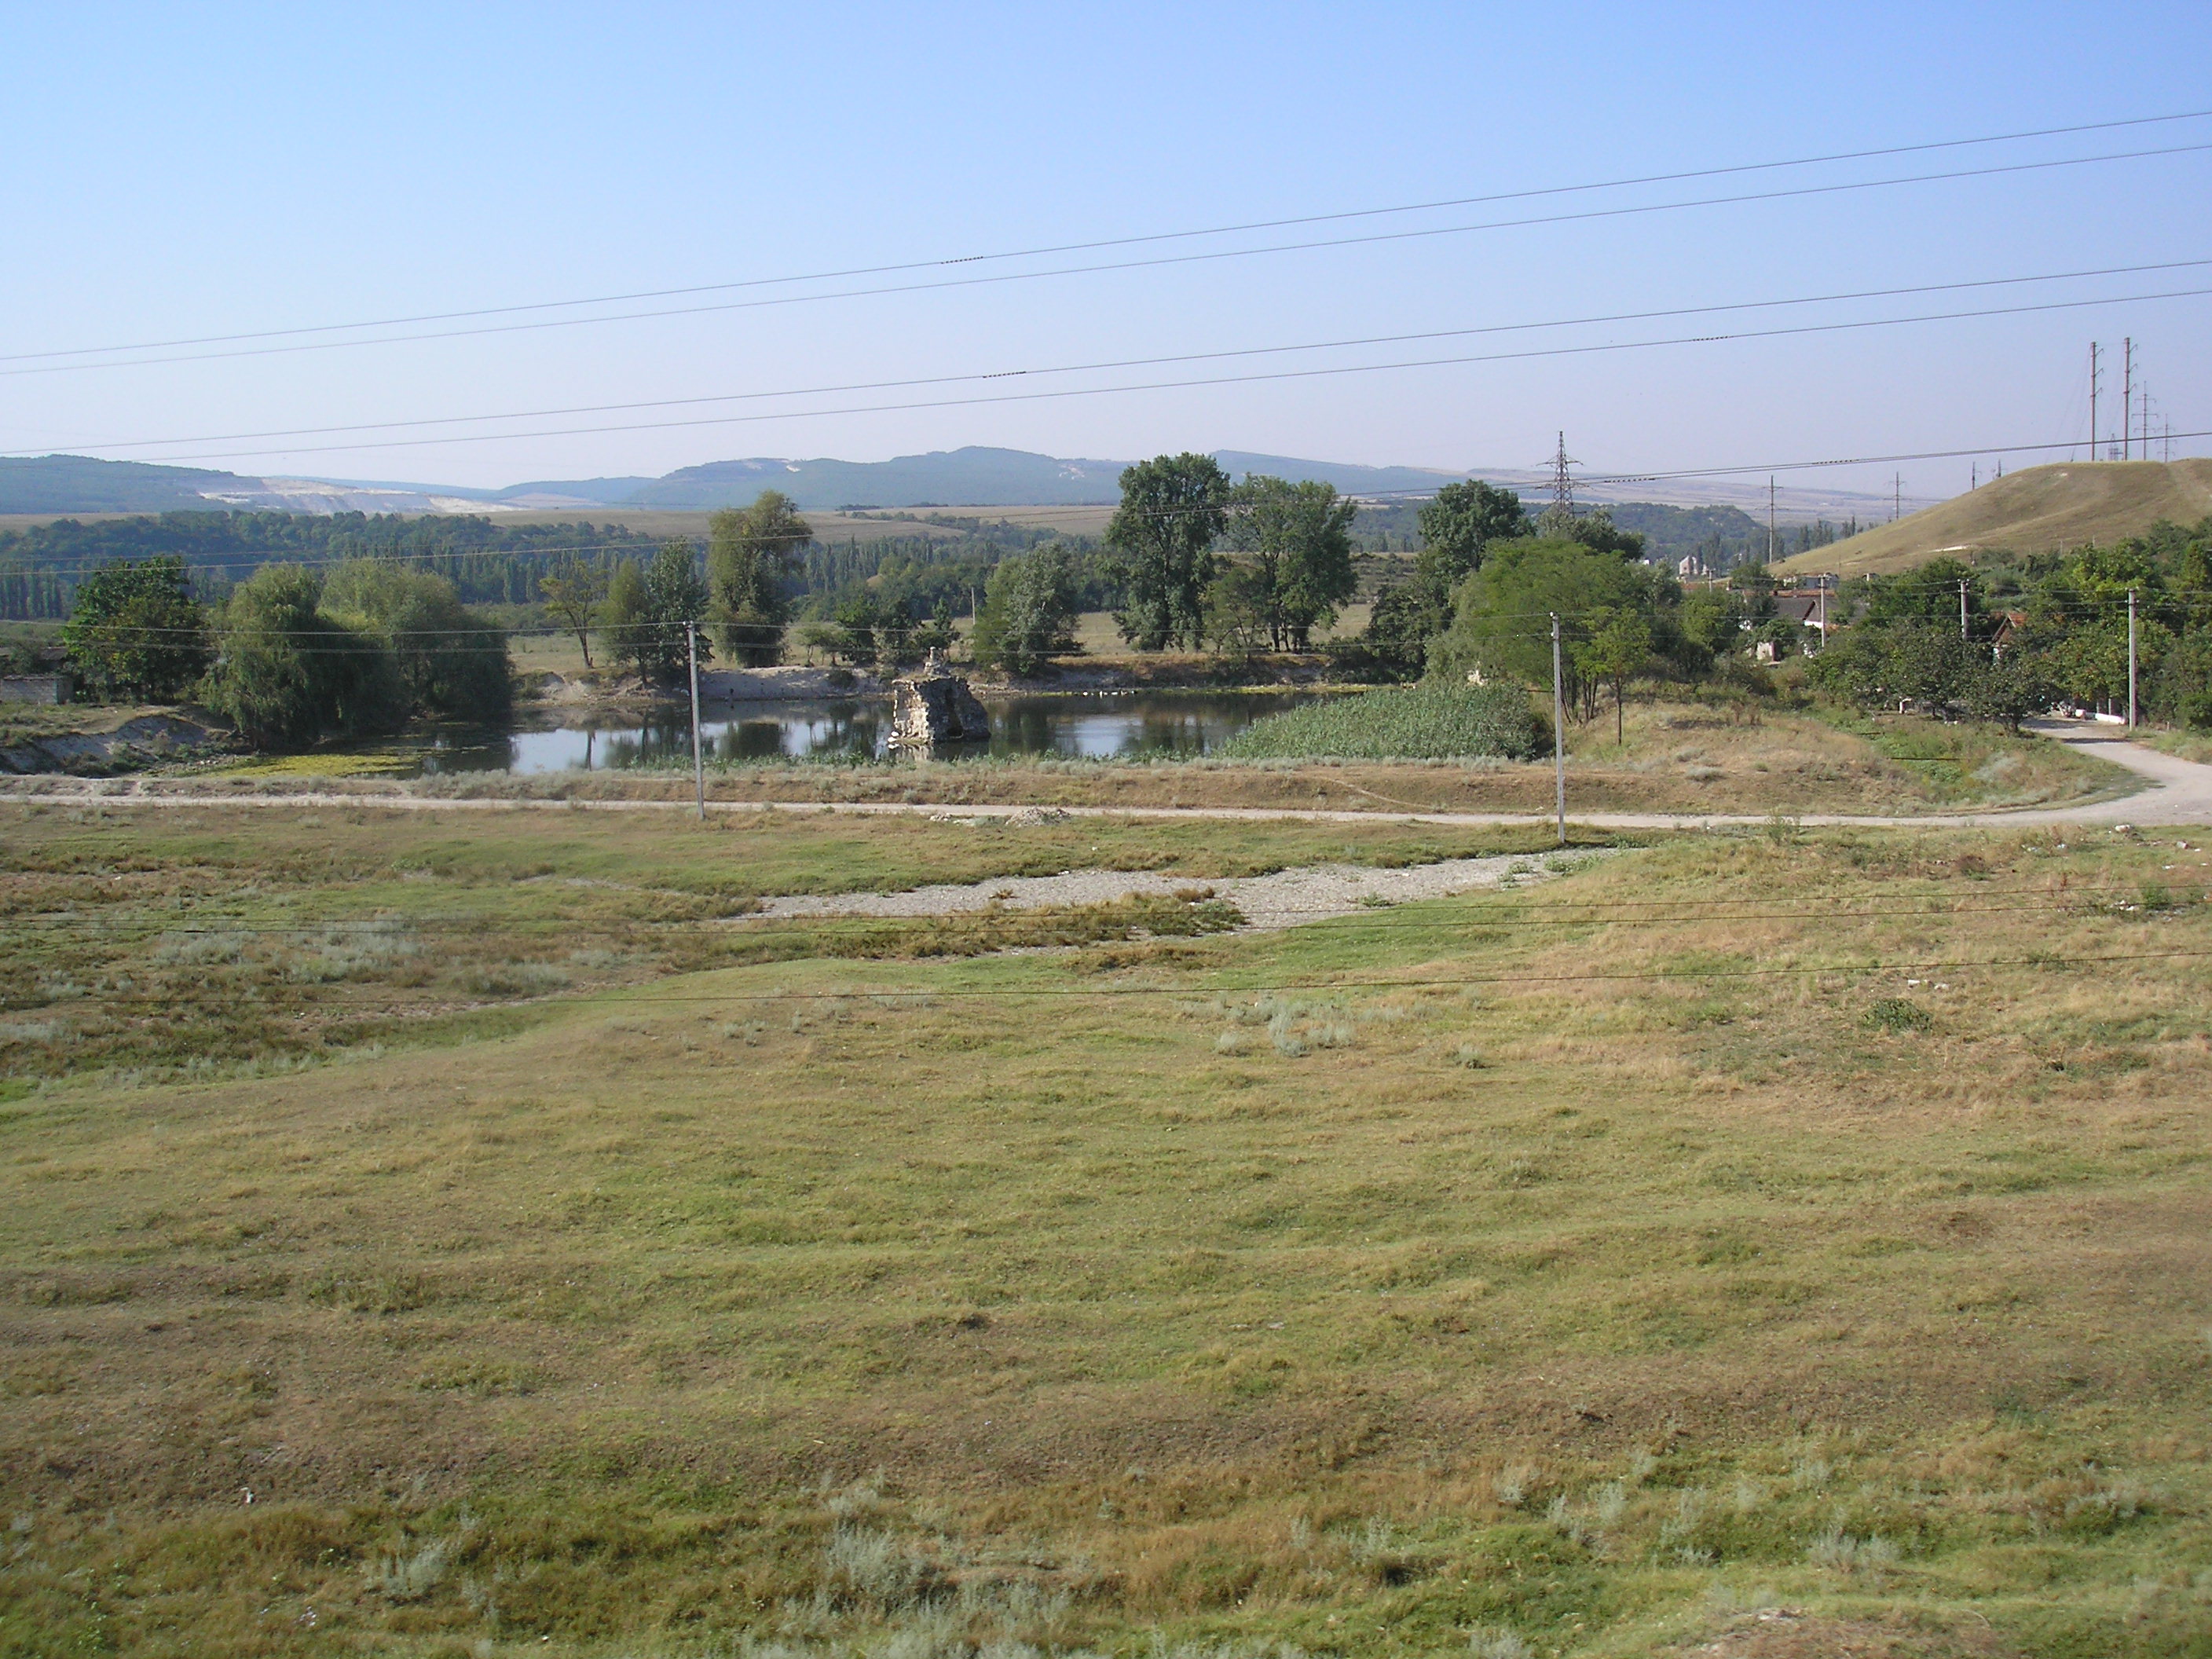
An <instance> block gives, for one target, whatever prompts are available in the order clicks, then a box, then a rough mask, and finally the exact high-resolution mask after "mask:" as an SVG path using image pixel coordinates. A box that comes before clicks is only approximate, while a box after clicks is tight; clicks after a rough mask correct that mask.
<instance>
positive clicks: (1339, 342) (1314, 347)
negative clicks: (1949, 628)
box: [0, 258, 2212, 459]
mask: <svg viewBox="0 0 2212 1659" xmlns="http://www.w3.org/2000/svg"><path fill="white" fill-rule="evenodd" d="M2208 264H2212V259H2203V258H2197V259H2168V260H2162V261H2159V262H2156V263H2153V264H2135V265H2106V266H2100V267H2097V268H2093V269H2089V270H2060V271H2051V272H2045V273H2042V274H2039V275H2035V276H1990V277H1979V278H1975V279H1972V280H1967V281H1961V282H1952V283H1916V284H1913V285H1911V286H1909V287H1897V288H1876V289H1855V290H1850V291H1846V292H1842V293H1836V294H1814V295H1799V296H1793V297H1790V298H1787V299H1779V300H1740V301H1729V302H1726V303H1723V304H1717V305H1704V306H1673V307H1663V308H1660V309H1654V310H1647V311H1624V312H1613V313H1603V314H1597V315H1591V316H1583V317H1564V318H1557V319H1548V320H1545V321H1541V322H1522V323H1492V324H1485V325H1474V326H1468V327H1465V328H1437V329H1425V330H1420V331H1415V332H1412V333H1405V334H1376V335H1366V336H1360V337H1351V338H1346V339H1336V340H1314V341H1307V342H1304V343H1297V344H1292V345H1267V346H1246V347H1240V348H1236V349H1226V350H1221V351H1192V352H1179V353H1173V354H1169V355H1164V356H1149V357H1122V358H1113V359H1105V360H1102V361H1099V362H1086V363H1062V364H1057V365H1051V366H1047V367H1040V368H1006V369H988V370H972V371H969V372H966V373H963V374H939V375H927V376H915V377H910V378H908V379H904V380H856V381H848V382H843V383H841V384H836V385H829V386H791V387H784V388H781V389H777V390H771V391H762V392H719V393H714V394H711V395H707V396H700V397H690V398H641V399H638V400H635V401H633V402H627V403H617V404H570V405H567V406H563V407H559V408H552V409H530V410H506V411H504V412H501V413H495V414H489V415H447V416H428V417H421V418H414V419H405V420H394V421H365V422H355V423H353V424H350V425H343V426H320V427H277V428H266V429H264V430H261V431H258V432H219V433H198V434H194V435H189V436H185V437H179V438H133V439H127V440H126V439H103V440H100V441H86V442H84V443H83V444H82V446H80V447H83V448H86V449H96V450H102V451H106V450H117V449H174V448H176V447H179V446H182V445H185V444H210V443H243V442H246V441H249V440H253V439H263V438H312V437H329V436H335V435H341V434H347V433H356V432H388V431H396V430H400V429H405V428H420V427H431V426H460V425H469V424H474V423H477V422H485V421H526V420H551V419H556V418H559V417H563V416H574V415H604V414H617V413H625V412H629V411H634V410H645V409H676V408H688V407H693V406H697V405H702V404H726V403H739V402H752V401H760V400H764V399H769V398H808V397H830V396H839V395H842V394H845V393H848V392H881V391H897V390H903V389H907V388H910V387H915V386H952V385H960V384H965V383H969V382H973V381H979V380H1008V379H1015V378H1022V377H1027V376H1030V375H1048V374H1095V373H1102V372H1104V371H1106V370H1109V369H1123V368H1158V367H1162V366H1165V365H1170V364H1176V363H1194V362H1216V361H1219V360H1221V359H1225V358H1232V357H1258V356H1280V355H1284V354H1287V353H1291V352H1303V351H1335V350H1343V349H1349V348H1352V347H1354V346H1376V345H1403V344H1408V343H1413V342H1415V341H1420V340H1442V339H1457V338H1463V337H1468V336H1471V335H1480V334H1512V333H1528V332H1533V331H1540V330H1545V329H1554V328H1583V327H1593V326H1595V325H1599V324H1602V323H1627V322H1650V321H1656V320H1658V319H1662V318H1669V317H1696V316H1710V315H1713V314H1715V313H1721V312H1731V311H1764V310H1774V309H1778V308H1781V307H1790V306H1813V305H1834V304H1842V303H1845V302H1847V301H1857V300H1883V299H1896V298H1902V297H1904V296H1905V295H1915V294H1948V293H1956V292H1960V291H1961V290H1964V289H1986V288H2011V287H2021V286H2024V285H2027V284H2029V283H2062V282H2077V281H2085V280H2087V279H2088V278H2091V277H2097V276H2143V275H2147V274H2148V273H2150V272H2153V271H2166V270H2194V269H2197V268H2199V267H2202V266H2204V265H2208ZM541 435H542V434H536V433H530V434H513V436H532V437H535V436H541ZM501 436H509V435H508V434H501ZM36 453H40V449H39V447H36V446H33V447H30V448H23V449H13V450H0V455H33V454H36ZM252 453H260V452H258V451H257V452H252ZM287 453H294V452H287ZM306 453H317V452H312V451H311V452H306ZM180 459H196V458H194V457H189V456H187V457H183V458H180Z"/></svg>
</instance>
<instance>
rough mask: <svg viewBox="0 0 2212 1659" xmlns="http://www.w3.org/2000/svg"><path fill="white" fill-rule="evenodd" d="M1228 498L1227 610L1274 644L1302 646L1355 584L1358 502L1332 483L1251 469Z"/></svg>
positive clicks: (1330, 619) (1331, 619) (1279, 647)
mask: <svg viewBox="0 0 2212 1659" xmlns="http://www.w3.org/2000/svg"><path fill="white" fill-rule="evenodd" d="M1231 502H1232V505H1231V514H1230V519H1229V526H1228V528H1229V545H1230V547H1231V549H1232V550H1234V552H1235V553H1236V555H1237V557H1236V559H1235V560H1234V561H1233V562H1232V569H1233V570H1234V572H1235V573H1236V574H1235V580H1234V582H1233V586H1232V592H1231V595H1229V596H1228V597H1229V599H1231V604H1230V605H1228V607H1227V613H1228V614H1234V615H1241V616H1245V617H1249V618H1251V619H1252V622H1253V623H1254V624H1255V626H1256V629H1257V631H1259V632H1261V633H1264V634H1265V635H1266V637H1267V644H1268V645H1269V646H1270V647H1272V648H1273V649H1274V650H1277V651H1284V650H1291V651H1304V650H1308V649H1310V648H1311V645H1312V635H1313V630H1314V629H1316V627H1327V626H1328V624H1329V623H1333V622H1334V621H1335V620H1336V607H1337V606H1338V605H1342V604H1343V603H1344V602H1345V601H1346V599H1350V598H1351V597H1352V594H1353V592H1356V591H1357V590H1358V586H1359V580H1358V574H1356V573H1355V572H1354V571H1353V569H1352V519H1353V517H1354V516H1355V515H1356V514H1357V513H1358V511H1359V503H1358V502H1357V501H1349V500H1346V499H1345V498H1343V497H1341V496H1340V495H1338V494H1337V493H1336V486H1335V485H1334V484H1328V483H1314V482H1311V481H1309V482H1306V483H1287V482H1286V481H1285V480H1284V479H1281V478H1271V477H1266V476H1265V475H1257V474H1255V476H1253V477H1248V478H1247V479H1245V480H1244V482H1243V483H1241V484H1239V485H1238V486H1237V489H1236V490H1235V491H1234V493H1233V495H1232V497H1231ZM1224 574H1225V577H1226V575H1227V574H1228V573H1224Z"/></svg>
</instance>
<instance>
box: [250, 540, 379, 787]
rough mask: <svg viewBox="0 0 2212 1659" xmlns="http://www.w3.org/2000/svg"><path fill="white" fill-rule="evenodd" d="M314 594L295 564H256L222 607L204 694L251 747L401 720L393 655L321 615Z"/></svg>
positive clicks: (354, 732)
mask: <svg viewBox="0 0 2212 1659" xmlns="http://www.w3.org/2000/svg"><path fill="white" fill-rule="evenodd" d="M322 593H323V588H322V584H321V582H319V580H316V578H315V577H314V576H313V575H312V574H309V573H308V572H307V571H306V570H303V569H301V568H300V567H299V566H298V565H290V564H272V565H264V566H263V567H262V568H261V569H259V570H258V571H256V572H255V573H254V574H253V577H252V580H249V581H247V582H246V583H244V584H243V585H242V586H240V587H239V589H238V591H237V592H234V593H233V594H232V595H231V596H230V602H229V603H228V605H225V606H224V607H223V617H222V655H221V657H220V658H219V659H217V661H216V665H215V668H214V670H213V671H211V672H210V674H209V676H208V679H207V684H206V691H207V697H208V701H209V702H210V703H211V704H213V705H214V707H215V708H217V709H218V710H220V711H221V712H222V714H225V715H226V716H228V718H229V719H230V720H231V721H232V722H233V723H234V724H235V725H236V726H237V727H238V729H239V731H240V733H242V734H243V735H244V736H245V738H246V741H247V742H249V743H251V744H253V745H254V746H255V747H256V748H260V749H283V748H305V747H306V746H307V744H312V743H314V742H316V741H317V740H318V739H319V738H326V737H362V736H368V735H370V734H373V733H376V732H392V731H396V730H398V727H399V726H401V725H402V724H403V723H404V721H405V720H406V718H407V704H408V697H407V690H406V687H405V686H404V684H402V683H401V680H400V676H399V669H398V664H397V663H396V662H394V661H393V659H392V653H391V652H390V651H388V650H386V648H385V647H384V646H383V644H382V643H381V642H380V641H377V640H375V639H373V638H371V637H370V636H368V635H364V634H360V633H356V631H354V630H353V629H349V628H346V627H343V626H342V625H340V624H339V623H335V622H332V621H331V619H330V618H329V617H325V616H324V615H323V614H322V612H321V611H320V610H319V605H320V603H321V599H322Z"/></svg>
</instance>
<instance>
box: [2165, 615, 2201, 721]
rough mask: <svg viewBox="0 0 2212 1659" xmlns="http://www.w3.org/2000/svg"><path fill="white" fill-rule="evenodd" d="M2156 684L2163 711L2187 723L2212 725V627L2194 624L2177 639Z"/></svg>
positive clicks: (2167, 655)
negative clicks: (2195, 625)
mask: <svg viewBox="0 0 2212 1659" xmlns="http://www.w3.org/2000/svg"><path fill="white" fill-rule="evenodd" d="M2154 684H2155V686H2156V695H2155V701H2156V703H2157V706H2158V707H2159V708H2160V710H2161V711H2162V712H2163V713H2165V714H2168V715H2170V716H2172V718H2174V719H2176V720H2181V721H2182V722H2183V723H2185V725H2189V726H2199V727H2203V726H2212V628H2207V627H2203V626H2198V627H2195V628H2191V629H2190V630H2189V631H2188V632H2187V633H2185V634H2184V635H2182V636H2181V637H2180V638H2179V640H2176V641H2174V643H2173V645H2172V647H2171V648H2170V649H2168V650H2167V652H2166V655H2165V658H2164V659H2163V660H2162V661H2161V662H2160V665H2159V673H2158V677H2157V678H2156V681H2155V683H2154Z"/></svg>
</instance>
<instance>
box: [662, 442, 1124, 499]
mask: <svg viewBox="0 0 2212 1659" xmlns="http://www.w3.org/2000/svg"><path fill="white" fill-rule="evenodd" d="M1125 465H1127V463H1126V462H1123V461H1085V460H1060V459H1056V458H1055V457H1053V456H1050V455H1033V454H1031V453H1029V452H1028V451H1027V450H1021V449H985V448H981V447H972V448H968V449H951V450H935V451H933V452H931V453H928V454H927V455H901V456H898V457H896V459H891V460H888V461H837V460H827V459H823V460H810V461H793V460H775V459H754V460H744V461H714V462H710V463H708V465H705V466H687V467H684V468H682V469H680V470H679V471H674V472H671V473H670V474H669V475H668V476H667V477H664V478H657V479H655V480H654V481H653V483H649V484H647V485H646V486H645V487H644V488H643V489H639V490H637V491H636V492H635V494H633V495H631V496H630V497H629V499H628V500H627V501H623V502H622V503H621V505H623V506H625V507H691V508H700V507H740V506H743V505H744V503H746V502H748V501H751V500H752V498H753V497H754V496H756V495H759V494H760V492H761V491H762V490H763V489H780V490H781V491H782V492H783V493H784V494H785V495H788V496H790V497H791V498H792V500H793V501H796V502H797V503H798V504H799V506H800V507H1069V506H1079V505H1084V504H1087V503H1090V502H1094V501H1118V500H1120V499H1121V486H1120V484H1119V483H1118V482H1117V480H1118V479H1119V478H1120V477H1121V469H1122V467H1124V466H1125Z"/></svg>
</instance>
